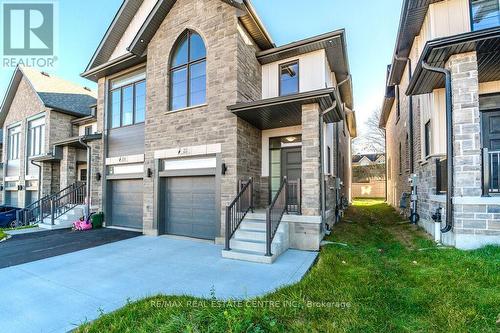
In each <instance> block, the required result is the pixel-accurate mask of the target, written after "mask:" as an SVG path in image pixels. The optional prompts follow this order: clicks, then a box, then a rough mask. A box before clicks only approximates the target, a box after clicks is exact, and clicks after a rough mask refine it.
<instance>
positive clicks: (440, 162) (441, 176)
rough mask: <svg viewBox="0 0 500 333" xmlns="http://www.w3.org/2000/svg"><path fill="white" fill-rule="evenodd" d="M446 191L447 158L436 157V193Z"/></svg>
mask: <svg viewBox="0 0 500 333" xmlns="http://www.w3.org/2000/svg"><path fill="white" fill-rule="evenodd" d="M447 191H448V164H447V159H439V158H438V159H436V194H437V195H439V194H445V193H446V192H447Z"/></svg>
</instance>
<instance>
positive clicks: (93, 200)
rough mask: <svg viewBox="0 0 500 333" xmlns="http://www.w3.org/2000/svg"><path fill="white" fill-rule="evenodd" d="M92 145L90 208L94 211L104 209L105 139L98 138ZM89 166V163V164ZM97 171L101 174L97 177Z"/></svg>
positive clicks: (90, 144)
mask: <svg viewBox="0 0 500 333" xmlns="http://www.w3.org/2000/svg"><path fill="white" fill-rule="evenodd" d="M89 146H90V147H91V149H92V151H91V165H90V179H88V180H87V181H90V210H91V211H93V212H96V211H103V208H102V186H103V182H104V172H105V171H104V170H103V163H102V147H103V141H102V140H96V141H92V142H90V143H89ZM85 154H86V152H85ZM87 167H88V164H87ZM97 173H100V174H101V177H100V179H99V180H98V179H97Z"/></svg>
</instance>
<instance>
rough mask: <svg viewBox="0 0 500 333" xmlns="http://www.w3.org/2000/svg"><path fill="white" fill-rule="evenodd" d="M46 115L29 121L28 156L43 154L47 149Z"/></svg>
mask: <svg viewBox="0 0 500 333" xmlns="http://www.w3.org/2000/svg"><path fill="white" fill-rule="evenodd" d="M44 143H45V117H42V118H38V119H35V120H31V121H30V122H29V123H28V157H33V156H39V155H42V154H43V153H44V151H45V149H44V146H45V145H44Z"/></svg>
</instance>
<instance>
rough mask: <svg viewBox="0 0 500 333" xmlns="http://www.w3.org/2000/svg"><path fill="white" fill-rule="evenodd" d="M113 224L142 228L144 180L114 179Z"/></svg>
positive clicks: (111, 207) (111, 208) (110, 193)
mask: <svg viewBox="0 0 500 333" xmlns="http://www.w3.org/2000/svg"><path fill="white" fill-rule="evenodd" d="M109 187H110V188H109V189H110V191H109V195H110V196H111V198H110V207H109V208H110V211H111V214H110V216H111V221H110V222H111V223H110V224H111V225H112V226H115V227H125V228H133V229H142V206H143V203H142V198H143V195H142V194H143V180H142V179H126V180H113V181H111V183H110V186H109Z"/></svg>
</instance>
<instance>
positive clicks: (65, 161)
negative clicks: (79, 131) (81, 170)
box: [60, 146, 77, 189]
mask: <svg viewBox="0 0 500 333" xmlns="http://www.w3.org/2000/svg"><path fill="white" fill-rule="evenodd" d="M76 172H77V169H76V148H74V147H67V146H66V147H64V148H63V156H62V160H61V173H60V175H61V182H60V186H61V189H64V188H66V187H68V186H69V185H71V184H73V183H75V182H76V179H77V178H76Z"/></svg>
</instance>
